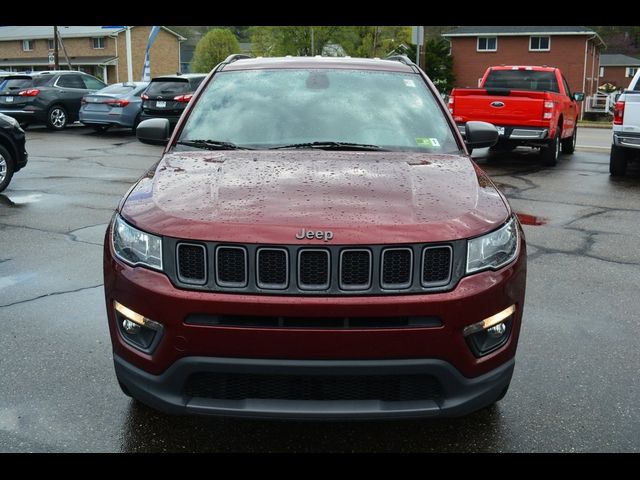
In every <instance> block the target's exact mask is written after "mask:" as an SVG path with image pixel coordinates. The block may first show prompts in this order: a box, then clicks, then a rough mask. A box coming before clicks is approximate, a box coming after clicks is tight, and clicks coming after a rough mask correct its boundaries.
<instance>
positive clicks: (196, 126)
mask: <svg viewBox="0 0 640 480" xmlns="http://www.w3.org/2000/svg"><path fill="white" fill-rule="evenodd" d="M189 140H192V141H193V140H215V141H218V142H231V143H233V144H235V145H237V146H244V147H251V148H276V147H282V146H286V145H298V144H307V143H313V142H340V143H352V144H366V145H376V146H379V147H381V148H384V149H388V150H416V151H424V150H426V151H430V152H454V151H458V146H457V144H456V142H455V140H454V137H453V134H452V132H451V129H450V127H449V124H448V123H447V121H446V119H445V116H444V114H443V112H442V110H441V109H440V108H439V106H438V104H437V101H436V99H435V98H434V96H433V94H432V93H431V92H430V91H429V90H428V89H427V87H426V85H425V84H424V82H423V81H422V78H421V77H420V76H418V75H416V74H408V73H407V74H404V73H390V72H379V71H363V70H329V69H318V70H310V69H282V70H250V71H237V72H221V73H219V74H217V75H216V76H215V77H214V79H213V81H212V83H211V84H210V85H208V87H207V89H206V91H205V92H204V93H203V95H202V96H201V97H200V98H199V99H198V102H197V103H196V105H194V108H193V111H192V112H191V115H190V116H189V118H188V121H187V123H186V124H185V127H184V129H183V130H182V133H181V135H180V141H189ZM298 146H299V145H298ZM338 147H339V146H338Z"/></svg>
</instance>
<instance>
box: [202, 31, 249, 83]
mask: <svg viewBox="0 0 640 480" xmlns="http://www.w3.org/2000/svg"><path fill="white" fill-rule="evenodd" d="M232 53H240V43H239V42H238V39H237V38H236V36H235V35H234V34H233V32H231V31H230V30H227V29H224V28H213V29H211V30H209V31H208V32H207V34H206V35H205V36H204V37H202V39H201V40H200V41H199V42H198V44H197V45H196V51H195V52H194V54H193V60H192V61H191V70H192V71H193V72H198V73H207V72H209V71H211V69H212V68H213V67H215V66H216V65H217V64H218V63H220V62H221V61H222V60H224V59H225V58H227V57H228V56H229V55H231V54H232Z"/></svg>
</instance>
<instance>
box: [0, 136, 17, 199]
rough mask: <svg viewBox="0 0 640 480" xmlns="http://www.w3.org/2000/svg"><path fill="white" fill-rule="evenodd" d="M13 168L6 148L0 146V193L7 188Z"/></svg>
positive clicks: (13, 163)
mask: <svg viewBox="0 0 640 480" xmlns="http://www.w3.org/2000/svg"><path fill="white" fill-rule="evenodd" d="M15 168H16V167H15V161H14V159H13V157H12V156H11V154H10V153H9V152H8V151H7V149H6V148H4V147H3V146H2V145H0V192H2V191H3V190H4V189H5V188H7V187H8V186H9V183H10V182H11V178H12V177H13V172H15Z"/></svg>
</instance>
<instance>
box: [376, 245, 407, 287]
mask: <svg viewBox="0 0 640 480" xmlns="http://www.w3.org/2000/svg"><path fill="white" fill-rule="evenodd" d="M396 251H408V252H409V258H410V260H409V264H410V265H411V267H410V269H409V281H408V282H405V283H385V282H384V257H385V255H386V254H387V253H389V252H396ZM412 282H413V249H411V248H407V247H391V248H385V249H384V250H382V255H381V257H380V287H381V288H383V289H385V290H404V289H406V288H409V287H410V286H411V284H412Z"/></svg>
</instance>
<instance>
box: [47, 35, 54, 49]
mask: <svg viewBox="0 0 640 480" xmlns="http://www.w3.org/2000/svg"><path fill="white" fill-rule="evenodd" d="M47 46H48V48H49V50H53V48H54V47H55V45H54V44H53V38H50V39H49V40H47Z"/></svg>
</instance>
